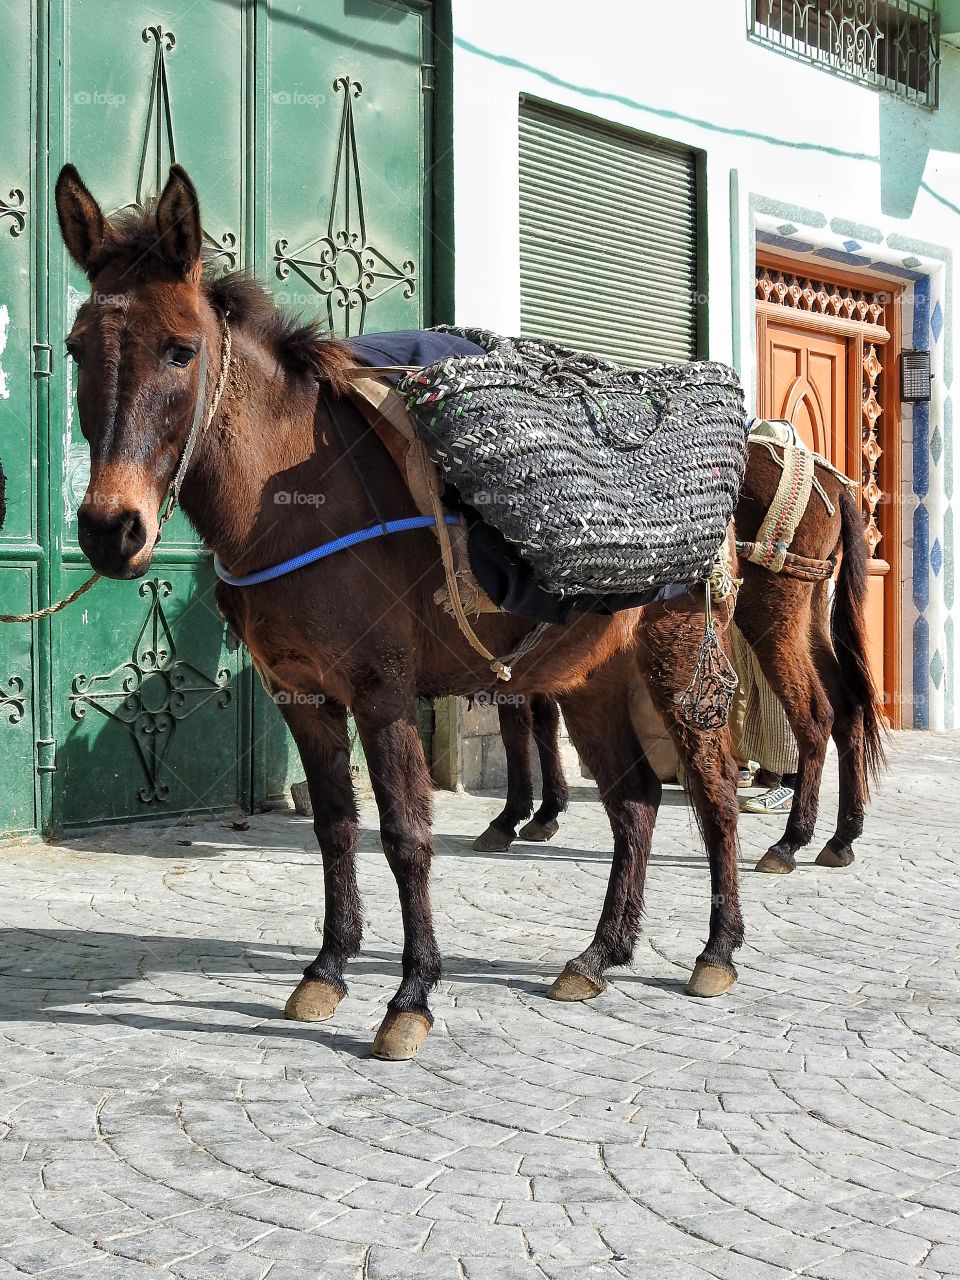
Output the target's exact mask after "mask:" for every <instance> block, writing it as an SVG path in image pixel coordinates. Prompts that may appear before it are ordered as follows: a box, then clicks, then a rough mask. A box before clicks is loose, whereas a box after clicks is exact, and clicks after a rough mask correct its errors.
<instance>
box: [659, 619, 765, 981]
mask: <svg viewBox="0 0 960 1280" xmlns="http://www.w3.org/2000/svg"><path fill="white" fill-rule="evenodd" d="M731 609H732V602H731V603H727V604H722V605H719V606H717V607H716V613H715V616H716V617H717V618H718V622H719V626H720V627H721V628H724V629H725V628H726V627H727V626H728V625H729V617H730V611H731ZM703 625H704V624H703V615H702V614H697V613H693V612H677V613H674V612H672V611H667V610H653V609H651V610H650V611H649V615H647V614H645V615H644V619H643V622H642V623H641V638H642V640H643V642H644V645H643V648H642V650H641V663H640V665H641V668H642V670H643V672H644V677H645V679H646V680H647V687H648V689H649V690H650V696H651V697H652V699H653V703H654V706H656V708H657V710H658V711H659V712H660V715H661V716H662V718H663V721H664V724H666V726H667V728H668V729H669V731H670V736H671V737H672V738H673V742H674V746H675V747H676V749H677V755H678V757H679V759H680V763H681V767H682V769H683V775H684V779H685V782H686V787H687V791H688V793H689V796H690V801H691V803H692V804H693V808H694V810H695V812H696V815H697V823H698V825H699V827H700V830H701V831H702V833H703V839H704V843H705V844H706V847H707V857H708V858H709V860H710V887H711V899H710V902H711V905H710V931H709V934H708V937H707V944H706V946H705V947H704V949H703V951H702V952H701V953H700V955H699V956H698V957H697V962H696V965H695V966H694V970H693V973H692V974H691V976H690V981H689V982H688V983H687V994H688V995H691V996H721V995H723V994H724V993H725V992H727V991H729V990H730V988H731V987H732V986H733V984H734V983H735V982H736V980H737V970H736V968H735V966H734V963H733V954H734V952H735V951H736V950H737V948H738V947H740V946H742V945H743V916H742V915H741V912H740V888H739V881H738V877H737V815H738V813H739V805H738V803H737V767H736V764H735V762H734V759H733V750H732V745H731V742H730V733H729V730H728V729H726V728H725V727H724V728H723V729H698V728H694V727H692V726H691V725H690V724H688V723H687V722H686V720H685V719H684V717H683V716H682V715H681V714H680V712H679V710H678V704H677V698H678V696H683V694H684V692H685V690H686V688H687V686H688V684H689V682H690V679H691V677H692V675H693V672H694V666H695V663H696V661H697V655H698V651H699V648H700V643H701V641H702V638H703Z"/></svg>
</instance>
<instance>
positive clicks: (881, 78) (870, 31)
mask: <svg viewBox="0 0 960 1280" xmlns="http://www.w3.org/2000/svg"><path fill="white" fill-rule="evenodd" d="M747 3H748V12H749V29H748V34H749V36H750V39H752V40H756V41H758V42H759V43H760V44H765V45H771V46H773V48H775V49H779V50H780V52H781V53H786V54H788V55H789V56H791V57H794V58H799V59H800V60H801V61H803V62H812V63H815V64H816V65H817V66H819V67H823V68H825V69H826V70H828V71H832V72H833V73H834V74H835V75H839V76H843V77H845V78H846V79H848V80H857V81H859V82H860V83H861V84H866V85H870V86H871V87H872V88H876V89H884V90H886V91H887V92H888V93H895V94H896V95H897V96H898V97H901V98H906V99H907V100H908V101H910V102H916V103H918V104H919V105H920V106H923V107H929V108H930V109H931V110H932V109H934V108H936V106H937V105H938V102H939V95H940V19H939V15H938V14H937V13H936V12H935V11H934V10H932V9H927V8H925V7H924V6H923V5H922V4H918V3H917V2H916V0H747Z"/></svg>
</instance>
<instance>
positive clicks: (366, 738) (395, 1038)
mask: <svg viewBox="0 0 960 1280" xmlns="http://www.w3.org/2000/svg"><path fill="white" fill-rule="evenodd" d="M380 692H381V694H382V691H380ZM389 703H390V699H389V695H388V694H387V695H384V696H381V697H378V698H376V699H374V698H370V699H369V700H364V701H363V702H360V703H357V704H355V705H354V716H355V717H356V721H357V728H358V729H359V731H360V740H361V741H362V743H363V750H364V753H365V755H366V758H367V768H368V769H369V770H370V781H371V783H372V784H373V791H374V795H375V796H376V799H377V808H378V809H379V810H380V840H381V843H382V845H383V851H384V853H385V854H386V857H387V862H388V863H389V865H390V870H391V871H392V872H393V874H394V877H395V878H396V881H397V888H398V889H399V891H400V911H401V913H402V916H403V981H402V982H401V983H400V988H399V990H398V991H397V994H396V995H395V996H394V997H393V999H392V1000H391V1001H390V1003H389V1005H388V1006H387V1014H386V1017H385V1018H384V1020H383V1022H382V1023H381V1024H380V1029H379V1031H378V1032H377V1036H376V1039H375V1040H374V1042H373V1052H374V1054H375V1056H376V1057H378V1058H389V1059H392V1060H403V1059H407V1058H412V1057H414V1056H415V1054H416V1053H417V1050H418V1049H419V1048H420V1046H421V1044H423V1042H424V1040H425V1039H426V1037H427V1033H428V1032H429V1030H430V1028H431V1027H432V1026H433V1015H432V1014H431V1012H430V1007H429V1004H428V996H429V993H430V991H431V990H432V989H433V988H434V987H435V986H436V985H437V983H438V982H439V981H440V952H439V951H438V950H437V942H436V938H435V937H434V933H433V912H432V910H431V906H430V862H431V859H432V857H433V846H432V842H431V839H430V817H431V807H432V790H431V784H430V774H429V772H428V770H427V763H426V760H425V759H424V755H423V744H422V742H421V741H420V730H419V727H418V725H417V715H416V700H415V699H413V698H411V699H410V700H409V704H408V703H407V702H406V701H404V703H403V705H402V706H394V707H391V706H390V705H389Z"/></svg>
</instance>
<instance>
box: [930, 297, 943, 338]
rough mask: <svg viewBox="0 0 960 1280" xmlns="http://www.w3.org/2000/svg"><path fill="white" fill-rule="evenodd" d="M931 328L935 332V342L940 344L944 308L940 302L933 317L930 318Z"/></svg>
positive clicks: (934, 309)
mask: <svg viewBox="0 0 960 1280" xmlns="http://www.w3.org/2000/svg"><path fill="white" fill-rule="evenodd" d="M930 328H931V329H932V330H933V340H934V342H939V341H940V334H941V333H942V332H943V308H942V307H941V306H940V303H939V302H938V303H937V305H936V306H935V307H934V308H933V315H932V316H931V317H930Z"/></svg>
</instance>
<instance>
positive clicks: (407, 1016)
mask: <svg viewBox="0 0 960 1280" xmlns="http://www.w3.org/2000/svg"><path fill="white" fill-rule="evenodd" d="M432 1026H433V1023H432V1022H431V1020H430V1019H429V1018H427V1017H424V1015H423V1014H422V1013H394V1012H393V1011H392V1010H391V1011H389V1012H388V1013H387V1016H386V1017H385V1018H384V1020H383V1021H382V1022H381V1023H380V1030H379V1031H378V1032H377V1038H376V1039H375V1040H374V1042H373V1056H374V1057H375V1058H384V1059H386V1061H387V1062H408V1061H409V1060H410V1059H411V1058H415V1057H416V1056H417V1052H418V1050H419V1048H420V1046H421V1045H422V1044H423V1042H424V1040H426V1038H427V1034H428V1033H429V1031H430V1028H431V1027H432Z"/></svg>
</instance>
